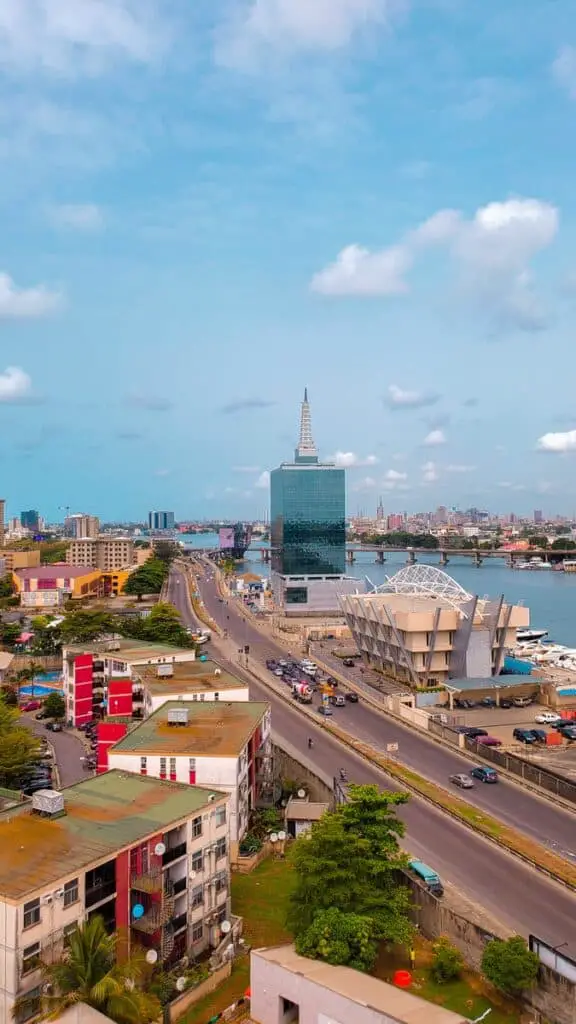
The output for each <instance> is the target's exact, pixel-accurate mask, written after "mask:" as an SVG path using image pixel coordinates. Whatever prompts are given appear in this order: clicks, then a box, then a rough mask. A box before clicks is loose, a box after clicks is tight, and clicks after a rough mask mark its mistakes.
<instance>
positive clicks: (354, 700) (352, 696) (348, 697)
mask: <svg viewBox="0 0 576 1024" xmlns="http://www.w3.org/2000/svg"><path fill="white" fill-rule="evenodd" d="M346 700H349V701H350V703H351V704H357V703H358V694H357V693H353V692H352V690H348V693H347V694H346Z"/></svg>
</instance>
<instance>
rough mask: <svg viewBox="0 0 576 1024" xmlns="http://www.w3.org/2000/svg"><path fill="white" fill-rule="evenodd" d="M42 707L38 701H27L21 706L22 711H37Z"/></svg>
mask: <svg viewBox="0 0 576 1024" xmlns="http://www.w3.org/2000/svg"><path fill="white" fill-rule="evenodd" d="M41 707H42V701H40V700H28V701H26V703H25V704H23V705H22V711H39V710H40V708H41Z"/></svg>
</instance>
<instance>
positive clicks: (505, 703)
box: [500, 697, 514, 708]
mask: <svg viewBox="0 0 576 1024" xmlns="http://www.w3.org/2000/svg"><path fill="white" fill-rule="evenodd" d="M500 707H501V708H513V707H514V703H513V701H512V699H511V697H502V699H501V701H500Z"/></svg>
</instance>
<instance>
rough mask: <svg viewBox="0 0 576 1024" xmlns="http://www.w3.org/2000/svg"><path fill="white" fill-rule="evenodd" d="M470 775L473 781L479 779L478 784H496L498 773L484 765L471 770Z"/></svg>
mask: <svg viewBox="0 0 576 1024" xmlns="http://www.w3.org/2000/svg"><path fill="white" fill-rule="evenodd" d="M470 775H471V776H472V778H473V779H479V781H480V782H489V783H492V782H498V772H495V771H494V769H493V768H486V767H485V766H484V765H478V766H477V767H476V768H471V769H470Z"/></svg>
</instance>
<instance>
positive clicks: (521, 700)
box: [512, 697, 534, 708]
mask: <svg viewBox="0 0 576 1024" xmlns="http://www.w3.org/2000/svg"><path fill="white" fill-rule="evenodd" d="M533 702H534V697H513V698H512V703H513V704H514V707H515V708H527V707H528V705H529V704H532V703H533Z"/></svg>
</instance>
